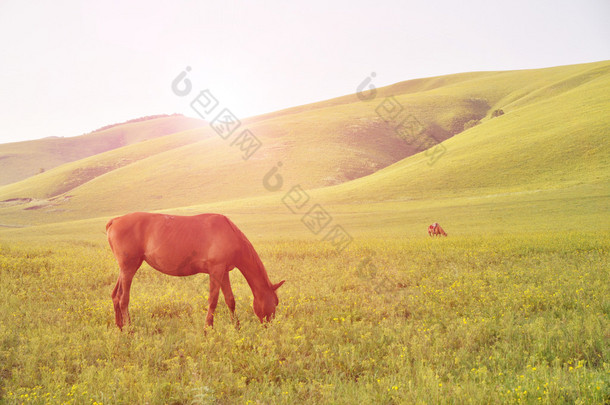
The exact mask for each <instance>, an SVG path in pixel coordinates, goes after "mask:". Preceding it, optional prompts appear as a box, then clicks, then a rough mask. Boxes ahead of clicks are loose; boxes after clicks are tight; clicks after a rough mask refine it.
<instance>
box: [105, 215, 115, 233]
mask: <svg viewBox="0 0 610 405" xmlns="http://www.w3.org/2000/svg"><path fill="white" fill-rule="evenodd" d="M115 219H116V218H112V219H111V220H110V221H108V223H107V224H106V235H108V229H110V225H112V223H113V222H114V220H115Z"/></svg>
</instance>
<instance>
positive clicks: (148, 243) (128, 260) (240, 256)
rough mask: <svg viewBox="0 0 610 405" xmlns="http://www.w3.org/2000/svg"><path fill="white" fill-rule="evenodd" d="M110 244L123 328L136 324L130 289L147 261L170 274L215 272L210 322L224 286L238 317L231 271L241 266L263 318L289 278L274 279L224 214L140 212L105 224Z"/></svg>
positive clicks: (269, 313)
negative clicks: (185, 214) (131, 312)
mask: <svg viewBox="0 0 610 405" xmlns="http://www.w3.org/2000/svg"><path fill="white" fill-rule="evenodd" d="M106 233H107V235H108V243H110V248H111V249H112V253H114V257H115V258H116V260H117V262H118V263H119V279H118V281H117V283H116V286H115V287H114V290H113V291H112V302H113V303H114V313H115V321H116V324H117V326H118V327H119V328H120V329H123V325H124V324H125V323H131V318H130V316H129V310H128V306H129V290H130V288H131V281H132V280H133V276H134V275H135V274H136V272H137V271H138V269H139V268H140V266H141V265H142V262H143V261H146V263H148V264H150V265H151V266H152V267H153V268H155V269H156V270H158V271H160V272H162V273H165V274H169V275H171V276H181V277H182V276H190V275H193V274H197V273H207V274H209V275H210V297H209V299H208V313H207V316H206V326H213V324H214V310H215V309H216V304H217V303H218V295H219V290H222V294H223V295H224V297H225V302H226V303H227V306H228V307H229V310H230V311H231V319H232V320H235V321H236V325H239V320H237V318H236V316H235V298H234V297H233V291H232V290H231V283H230V280H229V271H231V270H233V269H234V268H236V267H237V268H238V269H239V271H241V273H242V274H243V276H244V277H245V279H246V281H247V282H248V285H249V286H250V289H251V290H252V294H253V295H254V300H253V304H252V306H253V308H254V313H255V314H256V316H258V319H259V320H260V321H261V322H263V321H270V320H271V319H272V318H273V317H274V315H275V307H276V306H277V305H278V302H279V301H278V298H277V294H276V290H277V289H278V288H279V287H280V286H281V285H282V284H283V283H284V281H285V280H282V281H281V282H279V283H277V284H272V283H271V281H270V280H269V276H268V275H267V271H266V270H265V266H264V265H263V263H262V262H261V259H260V258H259V256H258V254H257V253H256V251H255V250H254V247H253V246H252V244H251V243H250V241H248V239H247V238H246V236H245V235H244V234H243V233H242V232H241V231H240V230H239V229H238V228H237V226H236V225H235V224H234V223H233V222H231V220H229V219H228V218H227V217H225V216H224V215H219V214H201V215H196V216H177V215H163V214H150V213H145V212H136V213H131V214H127V215H124V216H121V217H117V218H114V219H112V220H110V222H108V224H107V225H106Z"/></svg>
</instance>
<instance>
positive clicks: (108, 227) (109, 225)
mask: <svg viewBox="0 0 610 405" xmlns="http://www.w3.org/2000/svg"><path fill="white" fill-rule="evenodd" d="M115 219H116V218H112V219H111V220H110V221H108V223H107V224H106V237H107V238H108V244H109V245H110V250H112V251H113V252H114V246H112V240H111V239H110V238H109V237H108V236H109V235H108V231H109V230H110V227H111V226H112V223H113V222H114V220H115Z"/></svg>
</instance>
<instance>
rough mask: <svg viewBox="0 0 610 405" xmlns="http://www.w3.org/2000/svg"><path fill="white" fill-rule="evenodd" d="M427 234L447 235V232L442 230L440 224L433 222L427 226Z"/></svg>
mask: <svg viewBox="0 0 610 405" xmlns="http://www.w3.org/2000/svg"><path fill="white" fill-rule="evenodd" d="M428 235H430V236H436V235H443V236H447V232H445V231H444V230H443V228H441V226H440V224H439V223H438V222H435V223H433V224H432V225H430V226H429V227H428Z"/></svg>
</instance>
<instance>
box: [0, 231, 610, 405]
mask: <svg viewBox="0 0 610 405" xmlns="http://www.w3.org/2000/svg"><path fill="white" fill-rule="evenodd" d="M102 237H103V236H102ZM98 240H99V237H98ZM609 242H610V235H609V234H608V233H605V234H591V233H572V232H562V233H559V234H512V235H496V236H494V235H484V236H466V237H453V238H446V239H445V238H443V239H430V238H427V237H404V238H400V239H391V240H381V239H378V238H358V239H357V240H356V241H355V242H354V243H352V245H351V246H350V247H349V248H348V249H346V250H345V251H344V252H343V253H342V254H339V255H338V254H336V252H335V251H334V250H333V249H331V248H330V247H329V246H327V245H324V244H323V243H321V242H318V241H315V240H314V241H312V240H306V239H287V240H277V239H276V240H262V239H261V240H258V241H257V242H256V243H255V247H256V248H257V249H258V251H259V253H260V255H261V257H262V259H263V261H264V262H265V264H266V266H267V268H268V271H269V273H270V277H271V279H272V280H273V281H276V280H280V279H286V280H287V282H286V284H285V285H284V286H283V287H282V288H281V289H280V290H279V297H280V306H279V307H278V313H277V317H276V319H275V321H274V322H273V323H272V324H270V325H269V326H268V327H267V328H264V327H262V326H261V325H260V324H259V323H258V321H257V320H256V318H255V316H254V315H253V313H252V310H251V299H252V296H251V292H250V290H249V288H248V286H247V284H246V282H245V280H244V279H243V277H242V276H241V275H240V274H239V273H238V272H233V273H232V275H231V277H232V283H233V286H234V291H235V295H236V299H237V314H238V316H239V318H240V320H241V323H242V327H241V329H240V330H236V329H235V328H234V327H233V325H232V324H231V322H230V319H229V314H228V310H227V309H226V307H225V306H224V303H220V304H219V307H218V310H217V311H218V314H217V316H216V323H215V328H214V329H213V330H209V331H208V333H207V335H206V334H204V332H203V329H204V323H205V311H206V298H207V288H208V279H207V276H203V275H201V276H194V277H189V278H172V277H169V276H165V275H162V274H161V273H158V272H156V271H154V270H152V269H150V268H149V267H147V266H144V268H142V269H141V270H140V272H139V273H138V274H137V275H136V277H135V279H134V284H133V289H132V300H131V313H132V317H133V320H134V324H133V327H132V329H131V332H130V333H125V332H124V333H121V332H119V331H118V329H116V327H115V326H114V317H113V309H112V303H111V300H110V298H109V294H110V291H111V290H112V287H113V285H114V283H115V279H116V276H117V273H118V271H117V269H116V265H115V263H114V260H113V258H112V257H111V254H110V251H109V249H108V248H107V247H106V246H105V245H104V244H102V243H101V242H99V241H97V242H76V241H75V242H60V243H53V244H51V243H48V242H47V243H44V242H39V243H31V242H30V243H27V244H25V245H22V244H20V243H18V242H17V241H14V242H13V243H6V242H5V243H3V244H2V245H1V246H0V274H1V276H2V280H3V281H2V283H1V284H0V289H1V292H2V294H1V296H2V301H1V309H2V310H1V311H0V325H1V326H2V327H1V328H0V356H1V357H0V364H1V366H0V375H1V376H2V380H1V381H2V382H1V384H0V402H3V403H7V404H12V403H22V402H24V403H47V402H51V403H94V402H97V403H151V404H155V403H159V404H161V403H257V402H258V403H303V402H308V403H345V404H348V403H430V402H434V403H499V402H502V403H513V402H526V403H547V404H556V403H604V401H607V400H608V399H609V398H610V350H609V347H610V346H608V344H607V343H608V339H609V338H610V322H609V320H608V319H609V315H610V313H609V312H610V301H609V299H608V297H610V285H609V284H608V282H607V280H608V279H609V277H610V274H609V269H610V263H609V251H608V246H609V245H610V244H609ZM369 259H370V261H367V260H369Z"/></svg>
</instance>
